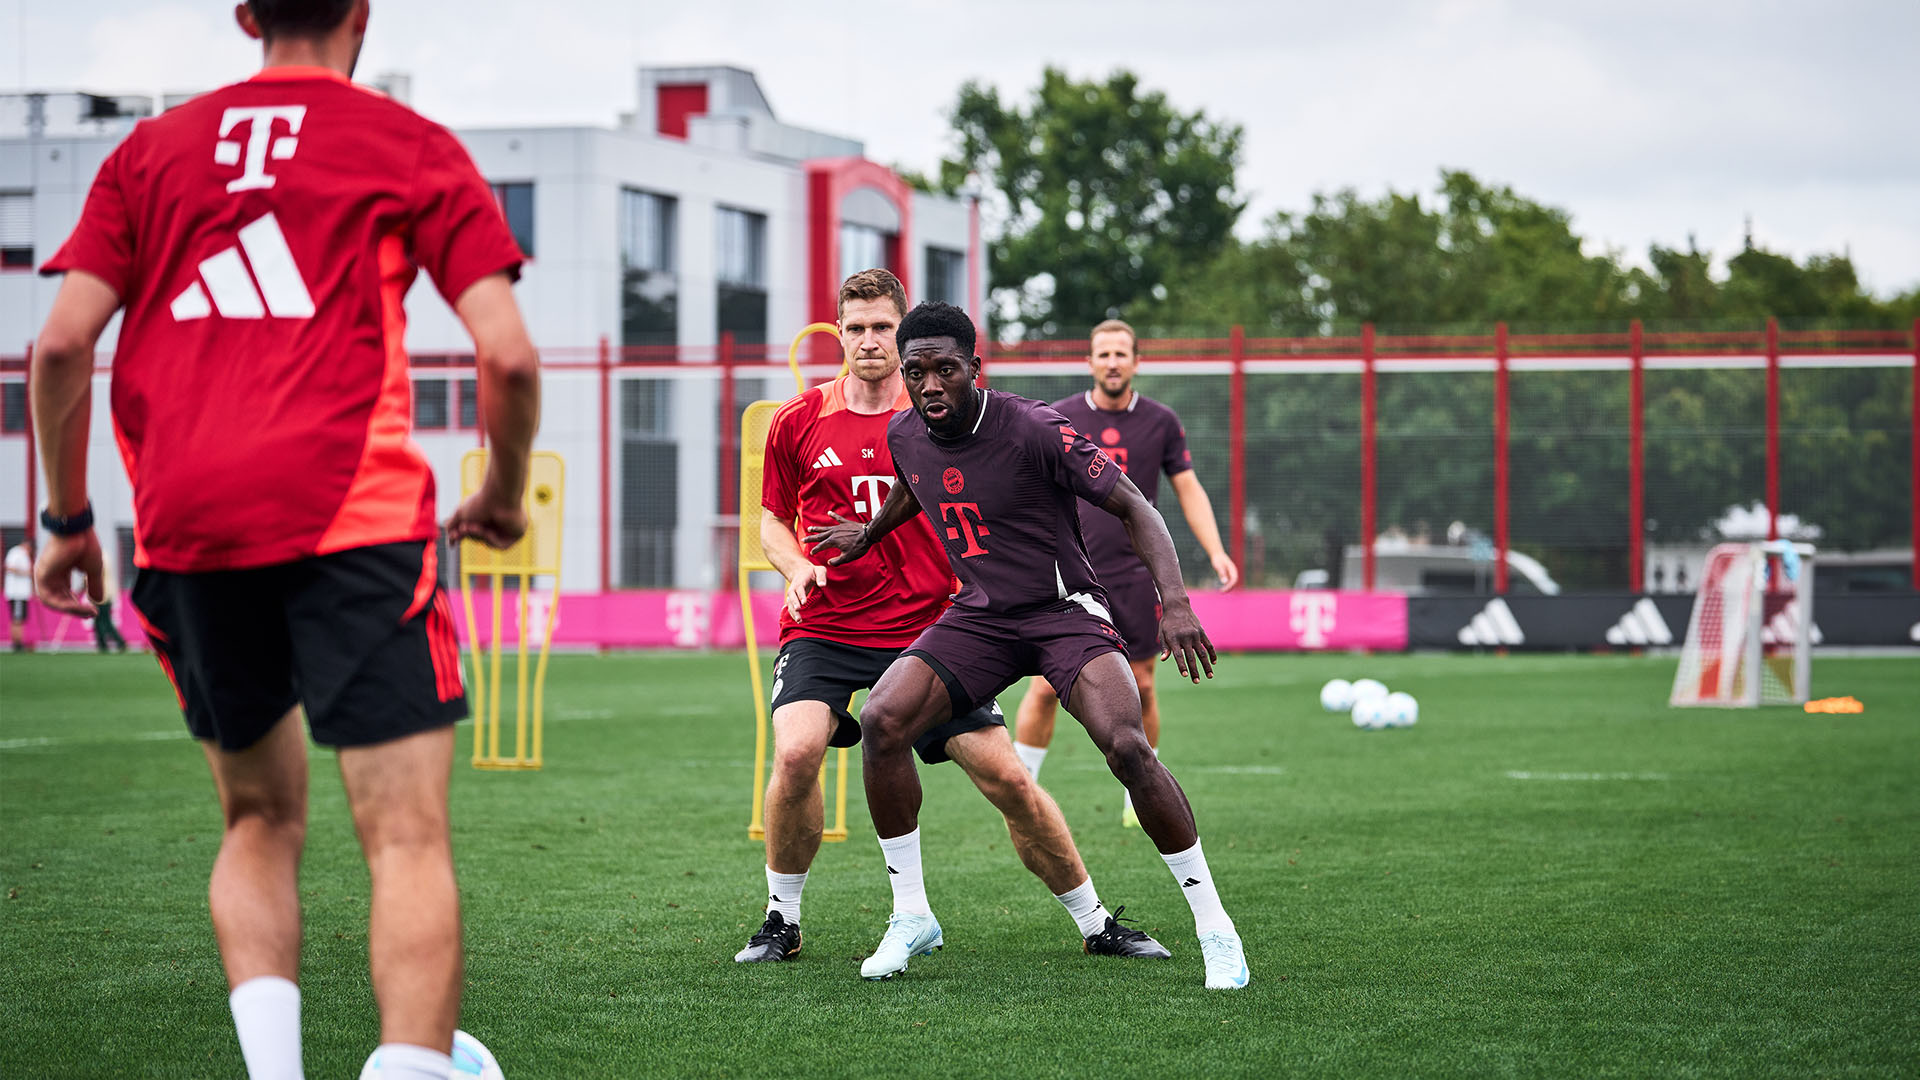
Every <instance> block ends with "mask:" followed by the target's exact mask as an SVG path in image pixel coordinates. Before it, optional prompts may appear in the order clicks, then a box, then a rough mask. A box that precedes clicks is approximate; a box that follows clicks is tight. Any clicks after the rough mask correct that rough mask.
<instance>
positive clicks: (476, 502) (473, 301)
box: [447, 274, 540, 548]
mask: <svg viewBox="0 0 1920 1080" xmlns="http://www.w3.org/2000/svg"><path fill="white" fill-rule="evenodd" d="M453 310H454V312H455V313H456V314H458V315H459V316H460V321H461V323H463V324H465V326H466V328H467V333H468V334H469V335H470V336H471V337H472V338H473V358H474V366H475V367H476V368H477V369H478V371H479V377H480V407H481V422H482V423H483V424H484V425H485V427H486V432H487V449H488V453H487V473H486V476H485V477H484V478H482V479H481V481H480V490H478V491H476V492H474V493H473V494H472V495H471V496H468V497H467V498H466V499H465V500H464V501H462V502H461V503H460V506H459V508H458V509H456V510H455V511H454V512H453V517H452V518H450V519H448V521H447V539H448V540H450V541H455V540H465V539H468V538H471V539H475V540H479V541H481V542H483V543H485V544H487V545H488V546H490V547H495V548H507V547H511V546H512V545H513V543H514V541H516V540H519V539H520V537H521V536H522V535H524V534H525V533H526V531H527V511H526V507H525V504H524V500H525V498H526V491H527V468H528V462H529V460H530V459H531V458H532V456H533V436H534V432H536V431H538V430H539V429H540V354H539V353H538V352H536V351H535V350H534V347H533V342H532V340H531V339H529V338H528V337H527V327H526V324H525V323H524V322H523V321H521V318H520V305H519V304H518V303H516V302H515V301H514V298H513V284H512V281H511V280H510V279H509V278H508V276H507V275H506V274H488V275H487V276H486V277H483V278H481V279H480V280H478V281H476V282H474V283H473V284H472V285H469V286H467V288H466V290H465V291H464V292H462V293H461V294H460V296H459V299H457V300H455V301H454V305H453Z"/></svg>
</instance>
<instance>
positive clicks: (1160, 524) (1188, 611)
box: [1100, 473, 1219, 682]
mask: <svg viewBox="0 0 1920 1080" xmlns="http://www.w3.org/2000/svg"><path fill="white" fill-rule="evenodd" d="M1100 508H1101V509H1102V510H1105V511H1106V512H1107V513H1109V514H1112V515H1114V516H1115V517H1117V518H1119V519H1120V521H1121V523H1122V524H1124V525H1126V527H1127V538H1128V539H1129V540H1131V541H1133V550H1134V552H1135V553H1136V554H1138V555H1139V556H1140V561H1141V562H1144V563H1146V564H1147V569H1148V570H1150V571H1152V573H1153V584H1154V587H1155V588H1157V589H1159V590H1160V607H1161V616H1160V650H1161V652H1160V658H1161V659H1162V660H1164V659H1166V658H1167V657H1168V656H1169V655H1171V656H1172V657H1173V662H1174V665H1175V666H1176V667H1178V668H1179V669H1180V674H1182V675H1185V676H1187V677H1188V678H1190V679H1192V680H1193V681H1194V682H1199V681H1200V672H1201V671H1202V670H1204V671H1205V672H1206V673H1207V678H1209V679H1211V678H1213V664H1214V661H1215V660H1217V659H1219V657H1218V656H1217V655H1216V654H1215V653H1214V651H1213V642H1211V641H1209V640H1207V632H1206V631H1205V630H1203V629H1201V628H1200V620H1199V619H1198V618H1196V617H1194V614H1193V602H1192V601H1191V600H1189V599H1188V598H1187V587H1186V585H1185V583H1183V582H1182V581H1181V580H1180V557H1179V556H1178V555H1176V554H1174V550H1173V534H1172V533H1169V532H1168V531H1167V523H1166V522H1165V521H1163V520H1161V518H1160V511H1158V510H1155V509H1154V508H1153V504H1152V503H1150V502H1148V501H1147V498H1146V496H1144V495H1142V494H1140V489H1139V488H1137V487H1135V486H1134V483H1133V481H1132V480H1129V479H1127V476H1126V474H1125V473H1122V474H1121V475H1120V479H1119V481H1118V482H1117V483H1115V484H1114V486H1113V493H1112V494H1110V495H1108V496H1107V501H1106V502H1104V503H1102V504H1100Z"/></svg>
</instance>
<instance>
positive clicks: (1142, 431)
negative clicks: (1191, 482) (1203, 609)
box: [1053, 390, 1193, 581]
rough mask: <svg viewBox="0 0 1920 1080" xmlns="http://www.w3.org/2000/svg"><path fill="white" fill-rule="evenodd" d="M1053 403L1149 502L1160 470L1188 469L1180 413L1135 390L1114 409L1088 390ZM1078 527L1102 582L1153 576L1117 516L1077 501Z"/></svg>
mask: <svg viewBox="0 0 1920 1080" xmlns="http://www.w3.org/2000/svg"><path fill="white" fill-rule="evenodd" d="M1053 407H1054V408H1056V409H1059V410H1060V414H1061V415H1062V416H1065V417H1066V418H1067V420H1068V421H1069V422H1071V423H1072V424H1073V426H1074V427H1076V428H1078V429H1080V430H1081V431H1083V432H1085V433H1086V436H1087V438H1089V439H1092V440H1093V441H1094V443H1095V444H1096V445H1098V446H1099V447H1100V449H1102V450H1105V451H1106V452H1107V453H1108V454H1109V455H1110V456H1111V457H1112V458H1113V460H1114V461H1115V462H1116V463H1118V464H1119V466H1120V471H1121V472H1124V473H1126V474H1127V479H1129V480H1132V481H1133V486H1135V487H1137V488H1139V489H1140V494H1142V495H1145V496H1146V497H1147V501H1148V502H1150V503H1155V504H1157V503H1158V501H1159V494H1160V474H1161V473H1165V474H1167V476H1169V477H1173V476H1178V475H1179V474H1181V473H1183V472H1190V471H1192V469H1193V455H1192V454H1191V453H1189V452H1188V450H1187V429H1186V428H1184V427H1181V426H1180V417H1178V416H1176V415H1175V414H1174V411H1173V410H1172V409H1169V408H1167V407H1166V406H1165V405H1162V404H1160V403H1159V402H1157V401H1154V400H1152V399H1151V398H1148V397H1147V396H1145V395H1144V394H1141V393H1140V392H1139V391H1137V390H1136V391H1135V392H1134V395H1133V400H1132V401H1131V402H1129V403H1128V404H1127V407H1126V408H1124V409H1121V410H1119V411H1118V412H1109V411H1108V410H1106V409H1102V408H1100V407H1099V406H1097V405H1095V404H1094V403H1093V394H1092V392H1091V391H1088V392H1085V393H1079V394H1075V395H1073V396H1072V397H1065V398H1061V399H1060V400H1059V401H1056V402H1054V403H1053ZM1136 468H1137V469H1138V470H1139V471H1138V472H1135V471H1134V470H1135V469H1136ZM1080 531H1081V533H1082V534H1083V535H1084V536H1085V537H1086V539H1087V560H1088V561H1089V562H1091V563H1093V570H1094V573H1096V574H1099V575H1100V579H1101V580H1102V581H1112V580H1114V579H1117V578H1119V577H1120V576H1121V575H1124V574H1132V575H1136V576H1144V577H1151V576H1152V574H1151V571H1149V570H1148V569H1147V564H1146V563H1144V562H1142V561H1141V560H1140V555H1139V553H1138V552H1136V551H1134V550H1133V541H1132V540H1130V539H1128V537H1127V527H1126V525H1125V524H1124V523H1122V522H1121V520H1120V519H1119V518H1117V517H1114V516H1113V515H1112V514H1109V513H1107V512H1106V511H1105V510H1102V509H1100V507H1098V506H1096V505H1094V504H1092V503H1089V502H1086V501H1084V500H1082V501H1081V503H1080Z"/></svg>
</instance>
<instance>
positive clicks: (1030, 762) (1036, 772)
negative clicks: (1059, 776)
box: [1013, 739, 1047, 780]
mask: <svg viewBox="0 0 1920 1080" xmlns="http://www.w3.org/2000/svg"><path fill="white" fill-rule="evenodd" d="M1013 752H1014V755H1015V756H1017V757H1018V758H1019V759H1020V764H1022V765H1025V766H1026V767H1027V772H1028V773H1029V774H1031V775H1032V776H1033V778H1034V779H1035V780H1038V779H1040V763H1041V762H1043V761H1045V760H1047V748H1046V747H1044V746H1028V745H1027V744H1026V743H1023V742H1020V741H1019V740H1017V739H1016V740H1014V743H1013Z"/></svg>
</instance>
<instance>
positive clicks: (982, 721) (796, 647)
mask: <svg viewBox="0 0 1920 1080" xmlns="http://www.w3.org/2000/svg"><path fill="white" fill-rule="evenodd" d="M899 658H900V650H899V649H873V648H867V647H865V646H861V645H846V644H843V643H841V642H838V641H827V640H825V639H824V638H805V637H803V638H794V639H793V640H791V641H789V642H787V643H786V644H785V645H782V646H780V659H779V660H777V661H775V662H774V665H773V710H774V711H775V712H778V711H779V710H780V707H781V706H782V705H786V704H788V703H790V702H795V701H821V702H825V703H826V705H827V707H828V708H830V709H832V710H833V715H834V718H835V719H837V720H838V721H839V725H838V726H837V727H836V728H835V729H834V732H833V735H832V736H831V737H830V738H828V739H827V745H828V746H858V745H860V722H859V721H858V720H855V719H854V718H853V713H851V712H850V711H848V706H850V705H852V704H853V692H854V691H856V690H871V689H873V684H874V683H877V682H879V681H880V676H882V675H884V674H886V671H887V668H888V667H890V666H892V664H893V662H894V661H895V660H898V659H899ZM995 725H999V726H1000V727H1006V726H1007V718H1006V717H1005V716H1002V715H1001V714H1000V705H999V703H998V702H995V701H991V700H990V701H988V702H987V704H985V705H983V706H981V707H980V708H977V709H971V710H969V711H968V712H966V713H965V714H964V715H962V714H960V713H958V711H957V710H956V714H955V715H954V717H953V719H951V720H948V721H947V722H946V723H944V724H941V725H940V726H938V727H935V728H933V729H931V730H929V731H928V732H927V733H926V734H924V735H922V736H920V738H919V739H918V740H917V741H915V742H914V744H913V749H914V751H915V752H916V753H918V754H919V755H920V760H921V761H924V762H926V763H927V764H929V765H938V764H940V763H941V762H943V761H947V760H950V759H949V758H948V757H947V740H948V739H951V738H953V737H954V736H955V735H964V734H966V733H967V732H969V731H979V730H980V729H981V728H987V727H993V726H995Z"/></svg>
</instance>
